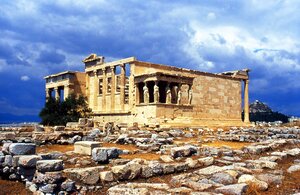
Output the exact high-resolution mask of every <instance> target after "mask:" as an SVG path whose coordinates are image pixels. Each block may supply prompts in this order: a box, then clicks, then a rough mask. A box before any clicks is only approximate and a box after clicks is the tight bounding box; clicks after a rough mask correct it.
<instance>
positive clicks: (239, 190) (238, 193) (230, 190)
mask: <svg viewBox="0 0 300 195" xmlns="http://www.w3.org/2000/svg"><path fill="white" fill-rule="evenodd" d="M247 189H248V185H247V184H245V183H240V184H233V185H227V186H224V187H220V188H217V189H216V192H217V193H222V194H226V195H242V194H245V193H246V191H247Z"/></svg>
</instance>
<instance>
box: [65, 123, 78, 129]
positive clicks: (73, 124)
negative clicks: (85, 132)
mask: <svg viewBox="0 0 300 195" xmlns="http://www.w3.org/2000/svg"><path fill="white" fill-rule="evenodd" d="M66 127H69V128H77V127H78V123H77V122H68V123H67V124H66Z"/></svg>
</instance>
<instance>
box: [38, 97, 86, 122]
mask: <svg viewBox="0 0 300 195" xmlns="http://www.w3.org/2000/svg"><path fill="white" fill-rule="evenodd" d="M90 113H91V109H90V108H88V105H87V102H86V98H85V97H84V96H79V97H76V96H75V95H70V96H69V97H67V98H66V99H65V100H64V101H59V100H55V99H54V98H48V99H47V100H46V103H45V107H44V108H43V109H42V110H41V112H40V114H39V116H40V118H41V119H42V121H41V124H43V125H49V126H55V125H66V124H67V122H77V121H78V119H79V118H84V117H88V116H89V115H90Z"/></svg>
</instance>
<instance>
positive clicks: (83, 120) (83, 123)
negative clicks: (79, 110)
mask: <svg viewBox="0 0 300 195" xmlns="http://www.w3.org/2000/svg"><path fill="white" fill-rule="evenodd" d="M86 123H87V119H86V118H80V119H79V120H78V125H85V124H86Z"/></svg>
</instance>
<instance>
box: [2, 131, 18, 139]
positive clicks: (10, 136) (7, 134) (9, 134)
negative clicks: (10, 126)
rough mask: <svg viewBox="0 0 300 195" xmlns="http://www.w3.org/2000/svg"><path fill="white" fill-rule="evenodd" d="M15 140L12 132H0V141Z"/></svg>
mask: <svg viewBox="0 0 300 195" xmlns="http://www.w3.org/2000/svg"><path fill="white" fill-rule="evenodd" d="M14 139H16V134H15V133H14V132H1V133H0V140H14Z"/></svg>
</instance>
